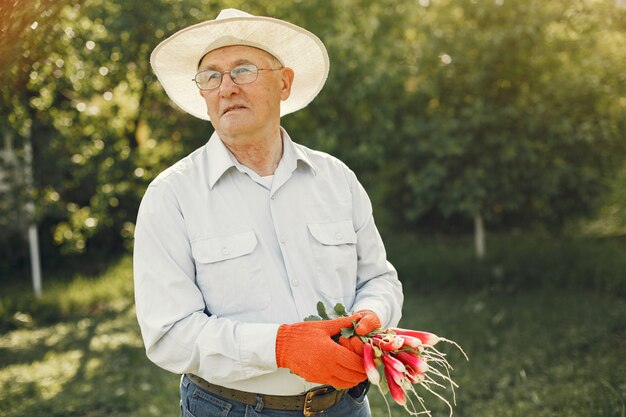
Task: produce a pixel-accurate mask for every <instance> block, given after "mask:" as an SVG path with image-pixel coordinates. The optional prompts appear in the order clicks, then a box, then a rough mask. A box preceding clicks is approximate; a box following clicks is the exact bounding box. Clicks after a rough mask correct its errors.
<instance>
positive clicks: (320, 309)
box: [317, 301, 330, 320]
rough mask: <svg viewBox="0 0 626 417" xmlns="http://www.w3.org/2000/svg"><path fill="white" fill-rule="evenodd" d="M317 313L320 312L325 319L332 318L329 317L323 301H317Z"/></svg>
mask: <svg viewBox="0 0 626 417" xmlns="http://www.w3.org/2000/svg"><path fill="white" fill-rule="evenodd" d="M317 314H319V315H320V317H321V318H323V319H324V320H330V317H328V313H326V307H325V306H324V303H322V302H321V301H318V302H317Z"/></svg>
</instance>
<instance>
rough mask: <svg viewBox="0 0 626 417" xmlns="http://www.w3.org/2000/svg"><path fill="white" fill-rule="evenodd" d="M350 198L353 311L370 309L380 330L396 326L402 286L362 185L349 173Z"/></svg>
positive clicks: (400, 311) (401, 299)
mask: <svg viewBox="0 0 626 417" xmlns="http://www.w3.org/2000/svg"><path fill="white" fill-rule="evenodd" d="M349 174H350V175H349V181H350V188H351V192H352V199H353V213H354V214H353V223H354V226H355V229H356V233H357V287H356V297H355V301H354V304H353V308H352V310H353V311H359V310H371V311H373V312H374V313H376V314H377V315H378V317H379V318H380V321H381V324H382V326H383V327H385V328H386V327H395V326H397V325H398V323H399V321H400V318H401V316H402V303H403V301H404V296H403V294H402V284H401V282H400V281H399V280H398V274H397V272H396V270H395V268H394V267H393V265H391V263H389V261H387V253H386V251H385V246H384V244H383V241H382V238H381V236H380V233H379V232H378V229H377V227H376V224H375V223H374V216H373V212H372V204H371V201H370V199H369V196H368V195H367V193H366V191H365V189H364V188H363V186H362V185H361V184H360V183H359V181H358V180H357V178H356V176H355V175H354V173H353V172H352V171H349Z"/></svg>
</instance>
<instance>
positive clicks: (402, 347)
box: [344, 328, 467, 415]
mask: <svg viewBox="0 0 626 417" xmlns="http://www.w3.org/2000/svg"><path fill="white" fill-rule="evenodd" d="M344 334H345V335H347V334H348V332H344ZM344 337H345V336H344ZM352 337H360V338H361V340H362V341H363V365H364V367H365V372H366V373H367V378H368V379H369V381H370V382H371V383H372V384H373V385H376V386H377V387H378V388H379V390H380V391H381V393H382V394H383V398H385V402H386V401H387V399H386V397H385V393H386V392H387V390H388V392H389V393H390V394H391V398H393V400H394V401H395V402H396V403H397V404H399V405H400V406H402V407H404V409H405V410H406V411H407V412H408V413H409V414H410V415H418V414H427V415H430V411H429V410H428V408H427V407H426V403H425V401H424V399H423V398H422V397H421V396H420V395H419V394H418V391H417V390H416V389H415V387H416V386H419V387H422V388H423V389H425V390H426V391H428V392H430V393H431V394H433V395H434V396H435V397H437V398H439V399H440V400H441V401H443V402H444V403H445V404H446V405H447V406H448V408H449V409H450V415H452V412H453V409H452V404H451V403H450V401H448V400H447V399H446V398H445V397H444V396H443V395H441V394H439V393H438V392H437V391H435V389H434V388H435V387H438V388H443V389H446V388H447V386H449V387H450V390H451V392H452V398H453V399H452V402H453V403H454V404H456V400H455V393H454V388H456V387H457V384H456V383H455V382H454V381H453V380H452V378H451V377H450V371H451V370H452V366H451V365H450V364H449V363H448V361H447V359H446V354H445V353H442V352H440V351H439V350H437V349H436V348H435V345H436V344H437V343H439V342H448V343H452V344H454V345H455V346H457V347H458V348H459V350H460V351H461V352H462V353H463V355H465V352H463V350H462V349H461V348H460V346H458V345H457V344H456V343H455V342H453V341H451V340H448V339H444V338H441V337H438V336H436V335H434V334H433V333H429V332H424V331H417V330H408V329H400V328H390V329H386V330H383V329H379V330H376V331H374V332H372V333H370V334H369V335H367V336H352ZM465 357H466V358H467V356H465ZM378 368H381V369H382V373H383V375H384V379H383V378H381V373H380V372H379V370H378ZM407 394H413V397H414V398H415V399H416V400H417V404H416V403H415V402H414V401H412V400H411V396H410V395H407ZM387 406H389V404H387Z"/></svg>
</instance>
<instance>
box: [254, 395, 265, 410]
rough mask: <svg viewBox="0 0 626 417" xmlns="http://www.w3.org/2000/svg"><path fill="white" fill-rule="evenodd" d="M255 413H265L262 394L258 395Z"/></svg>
mask: <svg viewBox="0 0 626 417" xmlns="http://www.w3.org/2000/svg"><path fill="white" fill-rule="evenodd" d="M254 411H256V412H257V413H260V412H261V411H263V397H262V396H261V395H260V394H257V395H256V404H255V405H254Z"/></svg>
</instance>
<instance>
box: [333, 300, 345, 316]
mask: <svg viewBox="0 0 626 417" xmlns="http://www.w3.org/2000/svg"><path fill="white" fill-rule="evenodd" d="M334 310H335V313H337V314H338V315H339V317H346V316H348V315H349V314H348V312H347V311H346V308H345V307H344V305H343V304H341V303H337V304H335V308H334Z"/></svg>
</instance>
